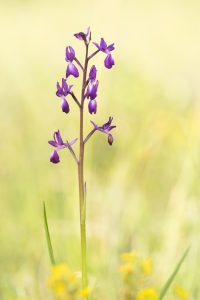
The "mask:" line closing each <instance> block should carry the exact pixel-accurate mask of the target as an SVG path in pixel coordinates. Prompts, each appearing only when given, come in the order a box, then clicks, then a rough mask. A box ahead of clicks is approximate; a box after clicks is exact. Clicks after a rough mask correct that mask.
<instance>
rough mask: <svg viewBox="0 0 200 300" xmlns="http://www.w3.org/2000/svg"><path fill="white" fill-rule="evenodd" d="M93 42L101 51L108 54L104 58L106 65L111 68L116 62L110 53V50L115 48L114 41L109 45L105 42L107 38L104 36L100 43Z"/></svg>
mask: <svg viewBox="0 0 200 300" xmlns="http://www.w3.org/2000/svg"><path fill="white" fill-rule="evenodd" d="M93 44H94V45H95V46H96V47H97V49H98V50H99V51H102V52H104V53H106V54H107V56H106V58H105V60H104V65H105V67H106V68H107V69H111V68H112V66H113V65H114V64H115V61H114V59H113V57H112V55H111V54H110V52H111V51H113V50H114V49H115V47H114V43H113V44H110V45H109V46H108V45H107V43H106V42H105V40H104V39H103V38H101V40H100V43H99V44H98V43H93Z"/></svg>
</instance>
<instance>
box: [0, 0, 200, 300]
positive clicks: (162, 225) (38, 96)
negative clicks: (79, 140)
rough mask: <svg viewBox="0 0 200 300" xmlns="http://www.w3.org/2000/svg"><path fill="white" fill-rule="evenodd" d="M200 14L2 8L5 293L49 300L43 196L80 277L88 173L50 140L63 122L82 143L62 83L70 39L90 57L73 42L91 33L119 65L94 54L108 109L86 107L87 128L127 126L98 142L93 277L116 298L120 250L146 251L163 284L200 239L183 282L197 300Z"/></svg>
mask: <svg viewBox="0 0 200 300" xmlns="http://www.w3.org/2000/svg"><path fill="white" fill-rule="evenodd" d="M199 11H200V3H199V1H197V0H191V1H186V0H182V1H180V0H173V1H172V0H168V1H164V0H163V1H159V0H152V1H148V0H134V1H132V0H125V1H122V0H111V1H105V0H101V1H97V0H93V1H88V0H86V1H81V0H74V1H67V0H65V1H64V0H60V1H52V0H48V1H47V0H42V1H39V0H35V1H33V0H29V1H28V0H21V1H17V0H16V1H11V0H1V2H0V28H1V39H0V78H1V80H0V101H1V108H0V133H1V139H0V149H1V155H0V241H1V243H0V245H1V246H0V299H2V300H19V299H20V300H21V299H22V300H24V299H29V300H32V299H34V300H39V299H43V300H44V299H51V295H50V294H49V292H48V291H47V288H46V280H47V277H48V274H49V267H50V262H49V257H48V251H47V246H46V240H45V235H44V229H43V217H42V205H43V201H45V202H46V206H47V213H48V219H49V227H50V231H51V234H52V242H53V246H54V251H55V256H56V258H57V260H58V261H64V262H67V263H68V264H69V265H70V266H71V267H72V269H73V270H79V269H80V241H79V239H80V236H79V210H78V192H77V190H78V189H77V174H76V167H75V164H74V161H73V160H72V158H71V156H70V154H69V153H68V152H66V153H65V152H64V151H62V153H61V161H62V163H60V164H58V165H53V164H51V163H50V162H49V156H50V153H51V151H52V149H51V147H50V146H49V145H48V144H47V141H48V140H49V139H51V137H52V134H53V132H54V131H55V130H57V129H58V128H59V129H60V131H61V133H62V135H63V138H65V139H69V140H71V139H73V138H74V137H77V135H78V112H77V108H76V106H75V105H74V103H73V102H72V101H71V100H70V101H71V102H70V107H71V113H70V114H69V115H65V114H63V113H62V112H61V110H60V101H59V100H58V99H57V98H56V96H55V85H56V82H57V81H58V80H60V79H61V78H62V77H63V76H64V74H65V70H66V62H65V47H66V46H67V45H72V46H73V47H74V48H75V49H76V52H77V56H78V57H79V58H80V60H81V59H82V58H83V44H82V43H81V42H80V41H78V40H76V39H75V38H73V34H74V33H76V32H79V31H85V30H86V28H87V27H88V26H89V25H90V26H91V30H92V37H93V41H96V42H98V41H99V40H100V38H101V37H104V38H105V40H106V41H107V42H108V43H112V42H115V45H116V50H115V51H114V52H113V55H114V58H115V62H116V65H115V66H114V67H113V69H112V70H107V69H105V68H104V66H103V60H104V55H103V54H99V56H98V58H97V59H95V63H96V64H97V68H98V79H99V81H100V86H99V93H98V113H97V115H95V116H94V115H93V116H91V115H89V113H88V112H87V111H86V113H85V133H87V132H88V131H89V129H90V128H91V125H90V122H89V120H91V119H92V120H94V121H95V122H97V124H102V123H104V122H105V121H107V119H108V117H109V116H113V117H114V121H113V123H114V124H116V125H117V128H116V130H115V131H113V134H114V136H115V142H114V144H113V146H112V147H110V146H109V145H108V144H107V140H106V137H105V136H104V135H101V134H100V133H97V134H96V135H95V136H94V137H93V138H92V139H91V140H90V142H89V143H88V145H87V147H86V163H85V177H86V180H87V187H88V192H87V231H88V265H89V274H90V280H91V282H92V283H94V282H96V289H97V290H98V292H99V295H100V299H105V300H108V299H109V300H110V299H117V298H118V296H119V278H118V277H119V275H118V273H117V266H118V263H119V255H120V253H121V252H124V251H130V250H131V249H134V250H136V251H138V252H140V253H142V254H144V255H147V256H150V257H152V259H153V260H154V262H155V272H157V275H158V277H157V278H158V279H159V281H158V286H159V285H160V286H161V284H162V283H163V282H164V281H165V280H166V278H167V277H168V275H169V274H170V272H171V271H172V269H173V268H174V265H175V264H176V263H177V261H178V260H179V258H180V257H181V255H182V253H183V252H184V251H185V249H186V248H187V247H188V246H189V245H190V246H191V250H190V254H189V256H188V258H187V260H186V262H185V263H184V266H183V267H182V269H181V271H180V274H179V275H178V277H177V280H179V281H180V282H181V284H183V285H184V286H185V287H186V288H187V289H188V290H189V291H190V293H191V295H192V296H191V299H199V298H198V294H199V293H200V288H199V277H200V271H199V268H198V265H199V263H200V240H199V230H200V218H199V216H200V201H199V199H200V184H199V168H200V156H199V154H200V153H199V147H200V133H199V128H200V104H199V97H200V71H199V70H200V55H199V53H200V22H199ZM91 48H93V46H91ZM94 49H95V48H93V50H94ZM91 51H92V49H91ZM76 81H78V80H73V79H71V78H70V82H71V83H75V82H76ZM79 87H80V85H78V87H77V88H76V91H77V95H78V93H79V90H78V88H79Z"/></svg>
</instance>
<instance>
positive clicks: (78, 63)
mask: <svg viewBox="0 0 200 300" xmlns="http://www.w3.org/2000/svg"><path fill="white" fill-rule="evenodd" d="M74 60H75V62H76V63H77V65H78V66H79V67H80V68H81V70H82V71H83V70H84V69H83V66H82V64H81V63H80V61H79V60H78V58H76V57H75V58H74Z"/></svg>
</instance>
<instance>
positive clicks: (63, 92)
mask: <svg viewBox="0 0 200 300" xmlns="http://www.w3.org/2000/svg"><path fill="white" fill-rule="evenodd" d="M72 86H73V85H69V86H68V85H67V83H66V80H65V79H64V78H62V85H61V86H60V84H59V82H57V85H56V87H57V91H56V96H58V97H60V98H61V99H62V102H61V108H62V111H63V112H65V113H68V112H69V110H70V109H69V104H68V102H67V100H66V98H65V97H66V96H67V95H68V94H69V93H70V91H71V88H72Z"/></svg>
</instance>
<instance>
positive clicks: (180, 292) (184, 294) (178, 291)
mask: <svg viewBox="0 0 200 300" xmlns="http://www.w3.org/2000/svg"><path fill="white" fill-rule="evenodd" d="M174 295H175V296H177V297H178V298H179V299H181V300H188V299H189V292H188V291H187V290H186V289H184V288H183V287H182V286H180V285H178V284H177V285H175V287H174Z"/></svg>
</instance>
